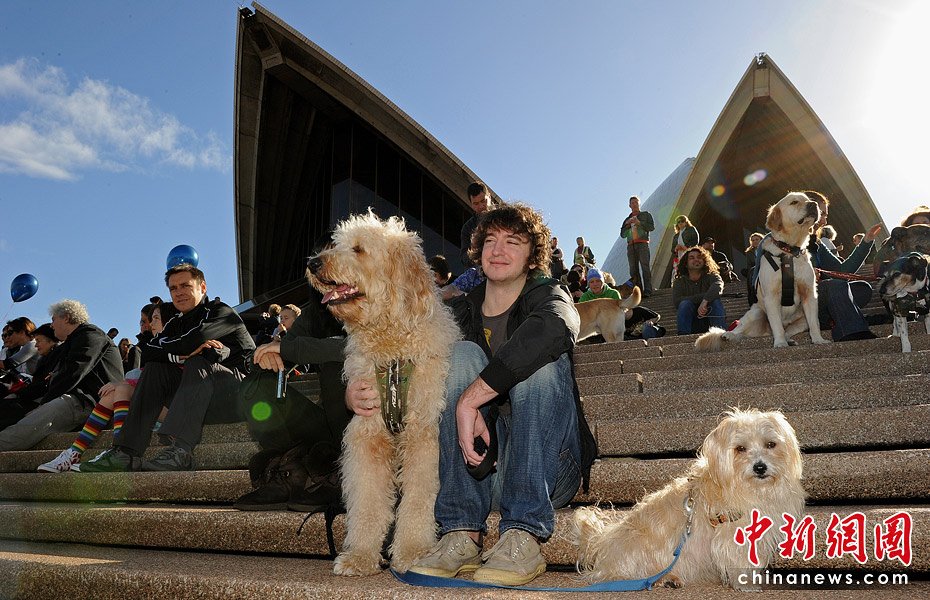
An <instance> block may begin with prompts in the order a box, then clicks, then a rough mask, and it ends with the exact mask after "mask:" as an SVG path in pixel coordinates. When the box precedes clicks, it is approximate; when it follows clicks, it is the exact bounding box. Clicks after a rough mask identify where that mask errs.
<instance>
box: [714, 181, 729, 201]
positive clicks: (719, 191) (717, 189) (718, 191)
mask: <svg viewBox="0 0 930 600" xmlns="http://www.w3.org/2000/svg"><path fill="white" fill-rule="evenodd" d="M726 191H727V188H725V187H723V185H721V184H719V183H718V184H717V185H715V186H714V187H712V188H710V194H711V196H713V197H714V198H719V197H720V196H723V195H724V194H725V193H726Z"/></svg>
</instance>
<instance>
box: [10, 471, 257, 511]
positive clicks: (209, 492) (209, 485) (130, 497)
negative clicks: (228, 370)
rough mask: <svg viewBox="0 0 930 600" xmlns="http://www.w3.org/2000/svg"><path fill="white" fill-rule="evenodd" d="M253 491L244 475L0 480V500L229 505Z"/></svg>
mask: <svg viewBox="0 0 930 600" xmlns="http://www.w3.org/2000/svg"><path fill="white" fill-rule="evenodd" d="M251 489H252V488H251V486H250V484H249V473H248V471H244V470H229V471H182V472H170V473H142V472H137V473H73V472H68V473H2V474H0V495H2V498H0V500H35V501H42V502H47V501H52V502H124V501H131V502H168V503H179V504H185V503H187V504H212V503H219V504H232V502H233V501H235V500H236V498H238V497H239V496H241V495H242V494H244V493H246V492H248V491H249V490H251Z"/></svg>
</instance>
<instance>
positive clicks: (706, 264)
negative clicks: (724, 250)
mask: <svg viewBox="0 0 930 600" xmlns="http://www.w3.org/2000/svg"><path fill="white" fill-rule="evenodd" d="M676 275H677V276H676V277H675V281H674V282H672V303H674V304H675V306H676V307H677V309H678V335H685V334H688V333H703V332H705V331H707V330H708V329H709V328H710V327H720V328H721V329H725V328H726V315H725V313H724V308H723V302H721V301H720V294H721V293H723V279H722V278H721V277H720V268H719V267H718V266H717V263H716V262H714V259H713V257H712V256H711V255H710V252H708V251H707V249H706V248H703V247H701V246H694V247H693V248H688V250H687V251H685V253H684V255H683V256H682V257H681V260H680V261H679V262H678V268H677V269H676ZM695 319H700V321H699V322H697V323H695Z"/></svg>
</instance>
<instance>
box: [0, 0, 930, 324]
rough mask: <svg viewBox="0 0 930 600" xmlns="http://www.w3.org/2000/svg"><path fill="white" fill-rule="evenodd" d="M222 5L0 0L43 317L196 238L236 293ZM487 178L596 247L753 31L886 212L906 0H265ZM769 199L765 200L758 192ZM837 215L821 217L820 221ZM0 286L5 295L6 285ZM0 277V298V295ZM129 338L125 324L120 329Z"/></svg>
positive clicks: (901, 183) (151, 276) (894, 182)
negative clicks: (574, 0)
mask: <svg viewBox="0 0 930 600" xmlns="http://www.w3.org/2000/svg"><path fill="white" fill-rule="evenodd" d="M239 6H240V4H239V3H237V2H233V1H231V0H227V1H223V2H220V1H218V0H217V1H202V2H159V1H154V0H152V1H148V2H126V1H121V2H111V1H106V2H84V3H73V2H63V1H54V2H32V1H26V0H11V1H8V2H5V3H4V10H3V18H2V19H0V284H3V285H4V286H5V285H7V284H8V282H9V281H11V280H12V279H13V277H15V276H16V275H17V274H19V273H23V272H27V273H33V274H35V275H36V277H37V278H38V280H39V288H40V289H39V293H38V294H37V295H36V297H34V298H33V299H31V300H28V301H26V302H24V303H20V304H17V305H16V306H14V307H12V310H10V312H9V316H8V317H7V318H12V317H14V316H18V315H21V314H24V315H27V316H29V317H30V318H32V319H33V320H35V321H37V322H44V321H46V320H47V317H46V315H47V307H48V305H49V304H51V303H52V302H55V301H58V300H60V299H62V298H66V297H69V298H76V299H78V300H81V301H83V302H85V303H86V304H87V305H88V308H89V310H90V314H91V318H92V320H93V321H94V322H95V323H97V324H98V325H100V326H101V327H103V328H104V329H106V328H108V327H110V326H116V327H118V328H119V329H120V332H121V335H129V334H135V333H136V332H137V319H138V309H139V307H140V306H141V305H142V304H144V303H145V302H146V301H147V300H148V298H149V296H151V295H152V294H160V295H162V296H163V297H165V298H167V292H166V290H165V288H164V284H163V281H162V277H163V273H164V268H165V257H166V255H167V253H168V251H169V250H170V248H171V247H173V246H175V245H177V244H182V243H183V244H190V245H192V246H194V247H196V248H197V250H198V251H199V253H200V256H201V267H202V268H203V269H204V271H205V272H206V274H207V281H208V287H209V292H208V293H210V294H211V295H219V296H221V297H222V298H223V299H224V300H226V301H227V302H229V303H230V304H236V303H238V301H239V300H240V299H239V297H238V284H237V281H236V262H235V261H236V254H235V233H234V229H233V180H232V177H233V173H232V166H231V165H232V152H233V136H232V133H233V83H234V77H235V43H236V18H237V10H238V8H239ZM265 6H266V7H267V8H268V9H269V10H271V11H272V12H274V13H276V14H277V15H278V16H279V17H281V18H282V19H284V20H285V21H286V22H287V23H289V24H290V25H291V26H292V27H294V28H295V29H297V30H298V31H300V32H302V33H303V34H305V35H306V36H307V37H309V38H310V39H311V40H313V41H315V42H316V43H318V44H319V45H320V46H322V47H323V48H324V49H326V50H327V51H328V52H329V53H330V54H332V55H333V56H335V57H336V58H337V59H339V60H340V61H342V62H343V63H345V64H346V65H347V66H348V67H349V68H351V69H353V70H354V71H355V72H357V73H358V74H359V75H361V76H362V77H363V78H364V79H366V80H367V81H369V82H370V83H371V84H372V85H374V86H375V87H376V88H377V89H379V90H380V91H381V92H382V93H383V94H384V95H385V96H387V97H388V98H390V99H391V100H392V101H394V102H395V103H396V104H397V105H398V106H400V107H401V108H402V109H403V110H404V111H406V112H407V113H408V114H410V115H411V116H412V117H413V118H414V119H415V120H417V121H418V122H419V123H420V124H421V125H423V126H424V127H425V128H426V129H427V130H429V131H430V132H431V133H432V134H433V135H435V136H436V138H438V139H439V140H440V141H441V142H442V143H443V144H445V145H446V146H447V147H448V148H449V149H450V150H451V151H452V152H453V153H455V154H456V155H457V156H459V158H461V159H462V160H463V161H464V162H465V164H467V165H468V166H469V167H470V168H471V169H472V170H474V171H475V172H476V173H477V174H478V175H479V176H480V177H481V178H482V179H484V180H485V181H486V182H487V183H488V184H489V185H491V186H492V187H493V188H494V190H495V191H497V192H498V193H499V194H500V195H501V196H503V197H504V198H506V199H513V200H522V201H525V202H528V203H530V204H533V205H534V206H537V207H539V208H540V209H542V210H543V212H544V213H545V214H546V215H547V217H548V220H549V223H550V226H551V227H552V229H553V230H554V232H555V233H556V234H557V235H558V236H559V237H560V238H561V239H562V240H563V241H565V243H563V247H564V248H565V249H566V250H567V249H568V245H569V242H568V240H573V239H574V238H575V237H576V236H577V235H579V234H582V235H584V236H585V238H586V239H587V241H588V243H589V245H591V246H592V247H593V248H594V251H595V253H596V254H597V257H598V259H599V260H603V259H604V258H606V256H607V252H608V251H609V250H610V247H611V246H612V244H613V242H614V240H615V239H616V237H617V233H618V231H619V226H620V220H621V219H622V218H623V217H624V216H625V215H626V213H627V212H628V207H627V203H626V199H627V198H628V197H629V196H630V195H631V194H639V195H641V196H642V197H644V198H645V197H647V196H648V195H649V194H650V193H651V192H652V191H653V190H654V189H655V187H656V186H657V185H658V184H659V183H661V182H662V180H663V179H664V178H665V177H666V176H667V175H668V174H669V173H671V171H672V170H673V169H674V168H675V167H677V166H678V165H679V164H680V163H681V161H682V160H684V159H685V158H686V157H689V156H694V155H696V154H697V152H698V150H699V149H700V147H701V144H702V143H703V141H704V138H705V137H706V136H707V134H708V132H709V131H710V128H711V126H712V125H713V122H714V120H715V119H716V118H717V116H718V114H719V113H720V110H721V109H722V108H723V106H724V104H725V103H726V100H727V98H728V97H729V95H730V93H731V92H732V91H733V88H734V86H735V85H736V83H737V82H738V81H739V78H740V77H741V75H742V74H743V72H744V71H745V69H746V68H747V66H748V65H749V63H750V61H751V60H752V57H753V56H754V55H755V54H756V53H757V52H760V51H764V52H767V53H768V54H769V55H770V56H771V57H772V58H773V59H774V61H775V62H776V63H777V64H778V65H779V67H780V68H781V69H782V70H783V71H784V72H785V74H786V75H787V77H788V78H789V79H790V80H791V81H792V82H793V83H794V85H795V86H796V87H797V88H798V90H799V91H800V92H801V94H802V95H803V96H804V97H805V98H806V99H807V101H808V102H809V103H810V105H811V106H812V108H813V109H814V111H815V112H816V113H817V114H818V116H819V117H820V118H821V120H822V121H823V122H824V123H825V125H826V127H827V128H828V129H829V130H830V132H831V133H832V134H833V136H834V138H835V139H836V140H837V142H838V143H839V145H840V147H841V148H842V149H843V151H844V152H845V153H846V155H847V157H848V158H849V160H850V162H851V163H852V164H853V166H854V168H855V169H856V171H857V172H858V174H859V176H860V177H861V178H862V180H863V182H864V184H865V186H866V188H867V189H868V190H869V193H870V194H871V196H872V199H873V200H874V202H875V203H876V205H877V206H878V208H879V211H880V212H881V213H882V216H883V217H884V218H885V221H886V223H888V224H889V225H890V226H893V224H894V223H897V222H898V221H899V220H900V219H901V217H902V215H903V214H905V213H906V212H907V211H908V210H909V209H910V208H911V207H913V206H915V205H917V204H922V203H927V202H928V201H930V197H928V196H930V194H928V192H927V189H926V188H927V185H926V182H924V181H923V178H922V176H921V173H924V172H925V171H926V166H925V165H926V157H927V151H926V149H925V147H924V145H925V143H926V141H927V140H928V139H930V124H928V121H930V117H928V113H927V110H926V107H925V98H926V97H927V95H928V91H930V90H928V84H927V79H926V76H925V75H924V73H923V71H924V70H925V67H924V66H923V62H924V57H925V56H926V54H927V36H926V34H925V32H924V31H923V27H924V26H925V25H926V24H927V23H928V22H930V9H928V6H930V5H928V4H926V3H922V2H912V1H904V0H900V1H894V0H891V1H874V2H873V1H842V2H841V1H821V2H816V1H809V2H800V1H797V2H795V1H791V2H780V1H754V2H743V1H736V2H734V1H733V0H729V1H726V2H724V1H717V0H711V1H706V2H693V1H692V2H684V1H681V2H660V1H642V2H625V1H617V0H614V1H594V2H580V3H565V2H554V1H541V0H535V1H520V2H508V1H499V2H491V1H476V2H467V3H466V2H456V3H450V2H435V1H411V2H399V3H385V2H374V1H372V2H352V1H350V0H344V1H339V2H336V1H316V2H309V1H306V0H304V1H299V2H298V1H294V2H285V1H278V0H270V1H269V2H267V3H266V4H265ZM774 200H777V199H773V201H774ZM842 233H843V232H841V234H842ZM5 297H6V298H9V297H8V296H5ZM10 305H11V303H10V302H9V300H8V299H7V300H2V299H0V314H3V313H5V312H6V311H7V308H10ZM130 337H131V335H130Z"/></svg>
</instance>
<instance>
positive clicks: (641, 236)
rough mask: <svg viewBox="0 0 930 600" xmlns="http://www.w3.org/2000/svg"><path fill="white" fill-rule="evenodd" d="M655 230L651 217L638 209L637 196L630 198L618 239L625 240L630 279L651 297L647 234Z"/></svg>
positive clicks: (646, 295) (644, 293) (645, 294)
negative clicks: (626, 215)
mask: <svg viewBox="0 0 930 600" xmlns="http://www.w3.org/2000/svg"><path fill="white" fill-rule="evenodd" d="M655 228H656V226H655V221H654V220H653V218H652V215H651V214H650V213H649V212H647V211H644V210H640V209H639V196H630V215H629V216H628V217H627V218H626V219H624V220H623V226H621V227H620V237H622V238H625V239H626V257H627V260H628V261H629V262H630V277H631V278H632V279H633V281H635V282H637V283H638V284H639V286H640V287H641V288H642V290H643V296H645V297H646V298H648V297H649V296H651V295H652V291H653V288H652V271H651V269H650V268H649V259H650V256H649V232H650V231H653V230H654V229H655Z"/></svg>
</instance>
